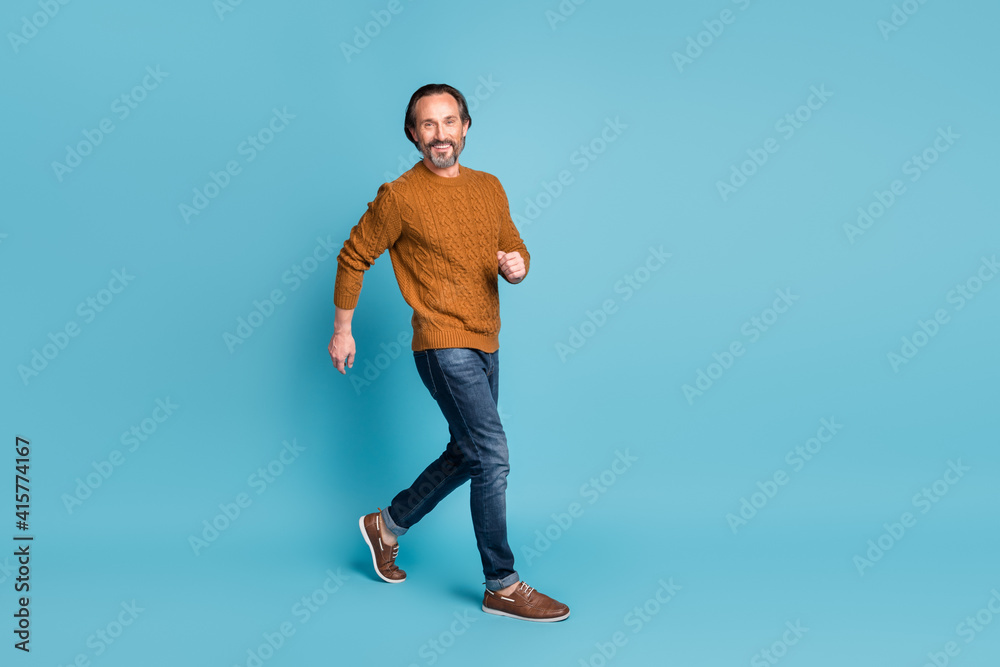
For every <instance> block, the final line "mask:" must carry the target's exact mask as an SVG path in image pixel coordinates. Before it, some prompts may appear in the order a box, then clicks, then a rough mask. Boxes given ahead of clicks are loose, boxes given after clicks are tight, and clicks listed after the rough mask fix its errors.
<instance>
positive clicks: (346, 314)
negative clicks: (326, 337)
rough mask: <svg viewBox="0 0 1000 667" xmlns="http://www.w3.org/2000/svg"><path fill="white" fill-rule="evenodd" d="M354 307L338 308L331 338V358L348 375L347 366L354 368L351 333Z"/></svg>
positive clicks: (339, 369) (342, 372)
mask: <svg viewBox="0 0 1000 667" xmlns="http://www.w3.org/2000/svg"><path fill="white" fill-rule="evenodd" d="M353 317H354V309H353V308H351V309H350V310H345V309H343V308H337V314H336V315H335V316H334V318H333V338H331V339H330V347H329V349H330V358H331V359H333V365H334V366H336V367H337V370H338V371H340V373H341V374H342V375H347V371H346V370H344V368H345V366H346V367H347V368H354V351H355V350H354V336H353V335H352V334H351V318H353Z"/></svg>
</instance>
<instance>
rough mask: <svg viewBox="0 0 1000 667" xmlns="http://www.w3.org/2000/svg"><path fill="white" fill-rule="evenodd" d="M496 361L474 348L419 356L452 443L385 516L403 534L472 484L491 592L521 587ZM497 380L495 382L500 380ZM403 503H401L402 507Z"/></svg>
mask: <svg viewBox="0 0 1000 667" xmlns="http://www.w3.org/2000/svg"><path fill="white" fill-rule="evenodd" d="M495 359H496V357H495V355H490V354H488V353H486V352H482V351H480V350H473V349H468V348H447V349H440V350H422V351H418V352H415V353H414V360H415V361H416V364H417V370H418V372H419V373H420V377H421V380H423V382H424V385H425V386H426V387H427V389H428V391H430V393H431V396H432V397H433V398H434V400H436V401H437V403H438V406H439V407H440V408H441V412H442V413H443V414H444V416H445V419H446V420H447V421H448V427H449V431H450V432H451V436H452V438H451V441H450V442H449V443H448V448H447V449H446V450H445V452H444V454H442V455H441V457H440V458H439V459H438V460H437V461H435V462H434V463H432V464H431V465H430V466H428V468H427V469H426V470H425V471H424V472H423V473H421V475H420V477H418V478H417V480H416V481H415V482H414V484H413V486H411V487H410V488H409V489H407V490H406V491H403V492H401V493H400V494H398V495H397V496H396V498H394V499H393V502H392V504H391V505H390V506H389V508H387V511H384V512H383V514H384V515H385V514H387V515H388V518H387V519H386V527H387V528H389V529H390V530H391V531H392V532H393V533H394V534H396V535H401V534H403V533H404V532H405V531H406V529H408V528H409V527H410V526H412V525H413V524H415V523H416V522H417V521H419V520H420V519H421V518H422V517H423V516H424V515H425V514H426V513H427V512H429V511H430V510H431V509H432V508H433V507H434V506H435V505H436V504H437V503H438V502H439V501H440V500H441V498H443V497H444V496H446V495H447V494H448V493H450V492H451V491H453V490H454V489H455V488H456V487H457V486H459V485H460V484H461V483H463V482H464V481H465V480H466V479H469V480H470V481H471V489H470V493H469V496H470V505H471V509H472V524H473V528H474V529H475V533H476V544H477V546H478V547H479V553H480V557H481V558H482V564H483V573H484V575H485V577H486V587H487V588H488V589H490V590H499V589H501V588H504V587H506V586H509V585H510V584H513V583H516V582H517V581H518V576H517V573H516V572H515V571H514V555H513V553H512V552H511V550H510V546H509V545H508V544H507V511H506V489H507V472H508V470H509V469H510V466H509V463H508V459H507V438H506V435H505V434H504V432H503V427H502V426H501V424H500V416H499V414H497V407H496V399H495V392H496V384H495V382H492V383H491V377H490V376H491V375H492V374H493V373H494V372H496V364H495ZM494 379H495V378H494ZM397 500H398V503H397Z"/></svg>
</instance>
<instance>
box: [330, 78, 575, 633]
mask: <svg viewBox="0 0 1000 667" xmlns="http://www.w3.org/2000/svg"><path fill="white" fill-rule="evenodd" d="M471 125H472V119H471V117H470V116H469V111H468V105H467V104H466V101H465V97H464V96H463V95H462V94H461V93H460V92H458V91H457V90H456V89H454V88H452V87H451V86H448V85H445V84H428V85H426V86H423V87H421V88H420V89H418V90H417V91H416V92H415V93H413V96H412V97H411V98H410V103H409V105H408V106H407V108H406V116H405V119H404V122H403V130H404V132H405V133H406V138H407V139H409V140H410V141H412V142H413V143H414V144H415V145H416V146H417V147H418V148H419V149H420V152H421V153H422V154H423V159H422V160H421V161H420V162H418V163H416V164H415V165H414V166H413V168H412V169H410V170H409V171H407V172H405V173H404V174H402V175H401V176H400V177H399V178H397V179H396V180H394V181H392V182H389V183H384V184H383V185H382V186H381V187H380V188H379V190H378V193H377V194H376V196H375V199H374V201H372V202H370V203H369V204H368V210H367V211H366V212H365V214H364V215H363V216H362V217H361V220H360V221H359V222H358V224H357V225H355V226H354V228H353V229H351V232H350V236H349V238H348V239H347V241H345V242H344V247H343V249H342V250H341V251H340V254H339V255H338V257H337V279H336V284H335V286H334V296H333V300H334V305H335V306H336V315H335V321H334V333H333V338H331V340H330V346H329V350H330V357H331V359H333V363H334V365H335V366H336V368H337V370H338V371H340V372H341V373H344V374H346V372H347V371H346V368H351V367H353V365H354V358H355V343H354V337H353V336H352V334H351V319H352V317H353V315H354V308H355V306H356V305H357V302H358V297H359V295H360V293H361V285H362V280H363V276H364V272H365V271H367V270H368V269H369V268H370V267H371V265H372V264H373V263H374V261H375V260H376V259H377V258H378V257H379V256H380V255H381V254H382V253H383V252H384V251H385V250H387V249H388V251H389V256H390V258H391V259H392V266H393V270H394V271H395V274H396V281H397V282H398V283H399V289H400V292H401V293H402V295H403V298H404V299H405V300H406V303H407V304H409V305H410V306H411V307H412V308H413V318H412V320H411V322H412V325H413V343H412V346H411V347H412V349H413V359H414V362H415V363H416V366H417V373H418V374H419V375H420V379H421V381H422V382H423V383H424V386H425V387H426V388H427V390H428V391H429V392H430V395H431V397H432V398H433V399H434V400H435V401H436V402H437V404H438V407H439V408H440V409H441V412H442V413H443V414H444V417H445V419H446V420H447V422H448V430H449V433H450V436H451V438H450V440H449V441H448V444H447V445H446V446H445V449H444V452H443V453H442V454H441V455H440V456H439V457H438V458H437V459H436V460H435V461H433V462H432V463H431V464H430V465H428V466H427V468H426V469H425V470H424V471H423V472H421V473H420V474H419V475H418V476H417V478H416V480H415V481H414V482H413V484H412V485H411V486H410V487H409V488H408V489H405V490H403V491H400V492H399V493H398V494H397V495H396V496H395V497H394V498H393V499H392V502H391V503H390V504H389V505H388V507H386V508H385V509H380V510H379V511H377V512H372V513H371V514H367V515H365V516H362V517H361V518H360V519H359V520H358V524H359V526H360V528H361V534H362V536H363V537H364V540H365V543H366V544H367V545H368V548H369V549H370V551H371V554H372V562H373V564H374V566H375V572H376V573H377V574H378V576H379V577H380V578H381V579H383V580H384V581H387V582H389V583H400V582H402V581H404V580H405V579H406V573H405V572H403V570H401V569H399V567H398V566H397V565H396V557H397V555H398V550H399V546H398V543H397V538H398V537H399V536H402V535H403V534H405V533H406V531H407V530H409V529H410V528H411V527H412V526H413V525H414V524H416V523H417V522H418V521H420V519H421V518H423V517H424V515H426V514H427V513H428V512H430V511H431V510H432V509H434V507H435V506H436V505H437V504H438V503H439V502H440V501H441V500H442V499H443V498H444V497H445V496H447V495H448V494H449V493H451V492H452V491H454V490H455V489H456V488H458V487H459V486H461V485H462V484H464V483H465V482H466V481H469V482H470V504H471V510H472V525H473V528H474V530H475V534H476V544H477V546H478V547H479V554H480V557H481V559H482V565H483V574H484V577H485V582H484V583H485V585H486V591H485V592H484V593H483V607H482V608H483V611H485V612H488V613H491V614H498V615H501V616H510V617H513V618H521V619H525V620H529V621H560V620H562V619H564V618H567V617H568V616H569V607H567V606H566V605H564V604H562V603H560V602H556V601H555V600H553V599H552V598H550V597H548V596H546V595H543V594H541V593H539V592H538V591H536V590H535V589H534V588H532V587H531V586H528V585H527V584H525V583H524V582H522V581H521V580H520V577H519V576H518V574H517V572H516V571H515V570H514V554H513V552H512V551H511V549H510V545H509V544H508V543H507V513H506V491H507V473H508V471H509V470H510V465H509V463H508V456H507V437H506V435H505V434H504V430H503V426H502V424H501V423H500V416H499V414H498V412H497V396H498V388H499V379H500V358H499V347H500V343H499V333H500V302H499V293H498V280H499V276H503V278H504V280H506V281H507V282H508V283H511V284H517V283H519V282H521V281H522V280H524V277H525V276H526V275H527V273H528V268H529V265H530V259H531V257H530V255H529V254H528V250H527V248H525V246H524V242H523V241H522V240H521V237H520V235H519V234H518V232H517V229H516V228H515V227H514V223H513V221H512V220H511V216H510V206H509V204H508V202H507V195H506V194H505V193H504V190H503V187H501V185H500V181H498V180H497V178H496V177H495V176H493V175H491V174H488V173H486V172H484V171H476V170H474V169H469V168H467V167H463V166H461V165H460V164H459V162H458V157H459V155H461V153H462V149H463V148H464V147H465V135H466V133H467V132H468V131H469V127H470V126H471Z"/></svg>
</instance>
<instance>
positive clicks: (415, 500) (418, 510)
mask: <svg viewBox="0 0 1000 667" xmlns="http://www.w3.org/2000/svg"><path fill="white" fill-rule="evenodd" d="M449 430H450V427H449ZM468 479H469V464H468V462H467V461H466V460H465V457H464V456H463V455H462V452H461V450H459V448H458V445H457V444H456V442H455V436H454V435H452V437H451V440H450V441H449V442H448V444H447V445H446V446H445V450H444V452H443V453H442V454H441V456H439V457H438V458H437V460H435V461H434V462H432V463H431V464H430V465H428V466H427V467H426V468H425V469H424V471H423V472H422V473H420V475H419V476H418V477H417V478H416V479H415V480H414V481H413V484H411V485H410V488H408V489H404V490H403V491H400V492H399V493H397V494H396V496H395V497H394V498H393V499H392V502H391V503H390V504H389V506H388V507H386V508H385V509H384V510H382V521H383V522H385V528H386V530H387V531H388V532H389V533H390V534H391V535H393V536H399V535H403V534H404V533H406V531H407V530H409V528H410V526H412V525H413V524H415V523H417V522H418V521H420V520H421V519H422V518H424V515H425V514H427V513H428V512H430V511H431V510H432V509H434V508H435V507H436V506H437V504H438V503H439V502H441V500H442V499H443V498H444V497H445V496H447V495H448V494H449V493H451V492H452V491H454V490H455V489H456V488H458V487H459V486H461V485H462V484H464V483H465V482H466V481H468ZM390 539H393V538H390Z"/></svg>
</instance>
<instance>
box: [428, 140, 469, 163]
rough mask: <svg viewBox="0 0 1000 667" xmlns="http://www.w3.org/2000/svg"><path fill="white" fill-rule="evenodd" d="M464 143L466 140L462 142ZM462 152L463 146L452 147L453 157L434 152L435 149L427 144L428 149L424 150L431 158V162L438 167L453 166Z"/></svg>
mask: <svg viewBox="0 0 1000 667" xmlns="http://www.w3.org/2000/svg"><path fill="white" fill-rule="evenodd" d="M462 143H463V144H464V143H465V142H462ZM461 152H462V147H461V146H452V147H451V157H445V156H443V155H442V156H438V155H435V154H434V149H433V148H431V146H430V145H428V146H427V150H425V151H424V155H426V156H427V157H428V158H430V161H431V164H433V165H434V166H435V167H437V168H438V169H447V168H448V167H451V166H452V165H454V164H455V163H456V162H458V156H459V153H461Z"/></svg>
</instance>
